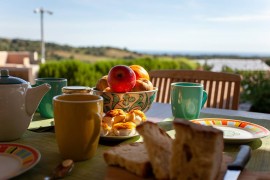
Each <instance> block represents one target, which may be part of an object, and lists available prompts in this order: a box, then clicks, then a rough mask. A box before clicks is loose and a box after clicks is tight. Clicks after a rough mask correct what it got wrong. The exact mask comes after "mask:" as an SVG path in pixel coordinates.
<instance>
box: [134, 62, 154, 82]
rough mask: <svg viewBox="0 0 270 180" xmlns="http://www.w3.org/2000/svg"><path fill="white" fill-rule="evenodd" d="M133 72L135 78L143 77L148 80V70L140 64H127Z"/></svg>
mask: <svg viewBox="0 0 270 180" xmlns="http://www.w3.org/2000/svg"><path fill="white" fill-rule="evenodd" d="M129 67H130V68H131V69H132V70H133V71H134V73H135V75H136V79H140V78H145V79H147V80H150V77H149V74H148V72H147V71H146V70H145V69H144V68H143V67H142V66H140V65H131V66H129Z"/></svg>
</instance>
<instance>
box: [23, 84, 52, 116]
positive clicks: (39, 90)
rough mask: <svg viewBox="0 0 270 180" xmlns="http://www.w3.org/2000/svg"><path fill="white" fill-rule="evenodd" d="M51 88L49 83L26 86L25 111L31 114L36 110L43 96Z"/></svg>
mask: <svg viewBox="0 0 270 180" xmlns="http://www.w3.org/2000/svg"><path fill="white" fill-rule="evenodd" d="M50 89H51V86H50V85H49V84H42V85H40V86H37V87H32V88H28V90H27V92H26V98H25V100H26V102H25V104H26V113H27V114H28V115H29V116H31V115H33V114H34V112H35V111H36V109H37V107H38V105H39V103H40V101H41V99H42V98H43V96H44V95H45V94H46V93H47V92H48V91H49V90H50Z"/></svg>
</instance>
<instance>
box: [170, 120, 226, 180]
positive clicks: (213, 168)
mask: <svg viewBox="0 0 270 180" xmlns="http://www.w3.org/2000/svg"><path fill="white" fill-rule="evenodd" d="M173 124H174V129H175V133H176V134H175V139H174V141H173V145H172V156H171V157H172V158H171V161H170V178H171V179H179V180H180V179H181V180H182V179H196V180H197V179H198V180H199V179H201V180H214V179H216V178H217V176H218V174H219V171H220V168H221V163H222V152H223V132H222V131H220V130H218V129H215V128H213V127H211V126H203V125H199V124H195V123H192V122H190V121H186V120H180V119H175V120H174V123H173Z"/></svg>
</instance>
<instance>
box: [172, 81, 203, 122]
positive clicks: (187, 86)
mask: <svg viewBox="0 0 270 180" xmlns="http://www.w3.org/2000/svg"><path fill="white" fill-rule="evenodd" d="M206 100H207V93H206V91H205V90H203V85H202V84H199V83H192V82H175V83H172V84H171V108H172V113H173V116H174V117H176V118H182V119H186V120H191V119H197V118H198V117H199V115H200V111H201V109H202V107H203V106H204V104H205V102H206Z"/></svg>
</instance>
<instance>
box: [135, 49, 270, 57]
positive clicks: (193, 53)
mask: <svg viewBox="0 0 270 180" xmlns="http://www.w3.org/2000/svg"><path fill="white" fill-rule="evenodd" d="M136 52H138V53H143V54H150V55H169V56H196V57H198V56H221V57H222V56H225V57H228V56H232V57H243V58H252V57H261V58H270V51H269V52H211V51H159V50H157V51H155V50H136Z"/></svg>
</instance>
